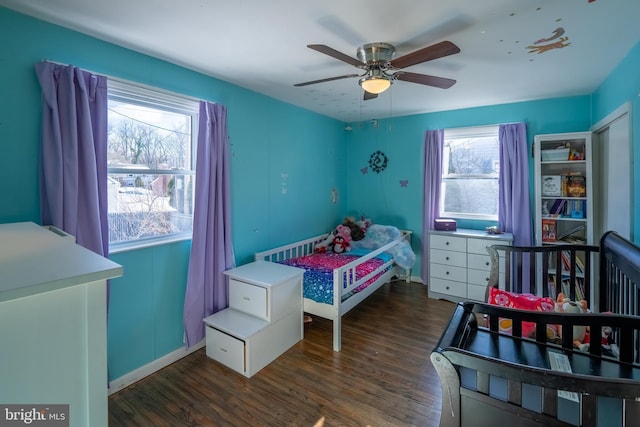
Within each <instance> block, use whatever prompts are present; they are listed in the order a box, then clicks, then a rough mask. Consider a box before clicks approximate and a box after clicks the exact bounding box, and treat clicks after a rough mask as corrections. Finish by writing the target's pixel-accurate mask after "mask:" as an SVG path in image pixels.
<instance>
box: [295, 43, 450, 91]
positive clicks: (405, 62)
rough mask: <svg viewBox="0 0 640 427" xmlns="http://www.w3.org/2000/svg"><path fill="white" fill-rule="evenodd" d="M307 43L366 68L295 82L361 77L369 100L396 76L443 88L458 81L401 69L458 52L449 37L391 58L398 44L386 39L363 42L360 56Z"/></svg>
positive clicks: (322, 81)
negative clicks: (360, 70) (360, 72)
mask: <svg viewBox="0 0 640 427" xmlns="http://www.w3.org/2000/svg"><path fill="white" fill-rule="evenodd" d="M307 47H308V48H310V49H313V50H316V51H318V52H320V53H324V54H325V55H329V56H331V57H332V58H335V59H338V60H340V61H343V62H346V63H347V64H350V65H353V66H354V67H357V68H360V69H362V70H364V74H346V75H344V76H336V77H329V78H326V79H320V80H312V81H309V82H304V83H297V84H295V85H294V86H308V85H313V84H316V83H324V82H330V81H333V80H340V79H347V78H352V77H360V80H359V81H358V83H359V84H360V86H361V87H362V88H363V89H364V91H365V92H364V99H365V100H368V99H373V98H375V97H377V96H378V94H379V93H382V92H384V91H385V90H387V89H388V88H389V86H391V84H392V83H393V82H394V81H395V80H400V81H405V82H410V83H418V84H422V85H427V86H434V87H438V88H441V89H448V88H450V87H451V86H453V85H454V84H455V83H456V81H455V80H452V79H447V78H445V77H437V76H430V75H427V74H418V73H411V72H408V71H403V70H402V69H403V68H406V67H410V66H412V65H416V64H420V63H423V62H427V61H431V60H434V59H438V58H443V57H445V56H449V55H455V54H456V53H459V52H460V48H459V47H458V46H456V45H455V44H454V43H452V42H450V41H442V42H440V43H436V44H434V45H431V46H427V47H424V48H422V49H418V50H416V51H414V52H411V53H408V54H406V55H403V56H401V57H399V58H395V59H392V57H393V55H394V54H395V52H396V48H395V46H393V45H392V44H390V43H383V42H378V43H368V44H364V45H362V46H360V47H359V48H358V49H357V51H356V55H357V59H356V58H353V57H351V56H349V55H346V54H344V53H342V52H339V51H337V50H335V49H333V48H330V47H329V46H326V45H323V44H310V45H307ZM396 70H397V71H396Z"/></svg>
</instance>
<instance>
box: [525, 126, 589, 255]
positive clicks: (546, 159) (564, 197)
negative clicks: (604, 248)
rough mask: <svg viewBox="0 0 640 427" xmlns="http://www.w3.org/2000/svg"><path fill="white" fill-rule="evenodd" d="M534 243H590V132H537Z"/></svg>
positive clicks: (535, 147) (535, 142)
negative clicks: (544, 133)
mask: <svg viewBox="0 0 640 427" xmlns="http://www.w3.org/2000/svg"><path fill="white" fill-rule="evenodd" d="M533 157H534V175H535V231H536V236H535V237H536V244H537V245H542V244H562V243H571V244H580V243H583V244H590V245H591V244H593V242H594V236H593V229H594V226H593V219H594V218H593V179H592V176H593V174H592V169H593V168H592V158H591V132H576V133H560V134H547V135H536V137H535V140H534V155H533Z"/></svg>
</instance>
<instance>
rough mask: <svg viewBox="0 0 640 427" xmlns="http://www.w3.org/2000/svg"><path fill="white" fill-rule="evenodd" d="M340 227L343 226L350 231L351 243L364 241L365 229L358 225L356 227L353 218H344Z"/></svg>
mask: <svg viewBox="0 0 640 427" xmlns="http://www.w3.org/2000/svg"><path fill="white" fill-rule="evenodd" d="M342 225H344V226H345V227H349V230H350V231H351V240H352V241H354V242H357V241H358V240H362V239H364V235H365V232H366V229H363V228H362V227H360V225H358V223H356V219H355V217H352V216H348V217H346V218H345V219H344V222H343V223H342Z"/></svg>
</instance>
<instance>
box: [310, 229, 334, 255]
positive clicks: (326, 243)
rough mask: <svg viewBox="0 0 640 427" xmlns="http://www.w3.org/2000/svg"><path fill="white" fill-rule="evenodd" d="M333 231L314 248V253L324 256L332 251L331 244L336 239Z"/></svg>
mask: <svg viewBox="0 0 640 427" xmlns="http://www.w3.org/2000/svg"><path fill="white" fill-rule="evenodd" d="M334 237H335V236H334V234H333V231H332V232H331V233H329V234H327V235H326V236H325V238H324V239H322V240H320V241H319V242H317V243H316V244H315V246H314V247H313V251H314V252H315V253H318V254H323V253H325V252H327V251H329V250H330V249H331V244H332V243H333V238H334Z"/></svg>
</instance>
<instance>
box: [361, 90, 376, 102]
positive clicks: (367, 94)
mask: <svg viewBox="0 0 640 427" xmlns="http://www.w3.org/2000/svg"><path fill="white" fill-rule="evenodd" d="M377 97H378V94H377V93H371V92H367V91H366V90H365V91H364V96H363V98H362V99H363V100H364V101H368V100H370V99H375V98H377Z"/></svg>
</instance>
